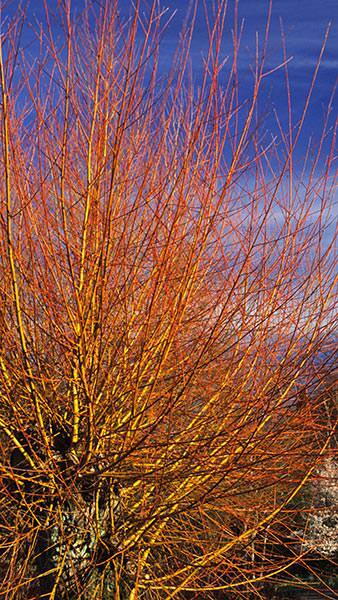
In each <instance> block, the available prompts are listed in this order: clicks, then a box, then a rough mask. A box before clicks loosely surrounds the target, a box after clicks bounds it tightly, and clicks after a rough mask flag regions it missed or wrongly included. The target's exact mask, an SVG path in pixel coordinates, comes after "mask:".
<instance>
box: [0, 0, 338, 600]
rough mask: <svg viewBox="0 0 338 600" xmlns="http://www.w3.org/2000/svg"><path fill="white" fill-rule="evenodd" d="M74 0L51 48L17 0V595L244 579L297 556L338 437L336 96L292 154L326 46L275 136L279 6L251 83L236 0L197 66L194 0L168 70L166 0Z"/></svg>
mask: <svg viewBox="0 0 338 600" xmlns="http://www.w3.org/2000/svg"><path fill="white" fill-rule="evenodd" d="M60 4H62V6H61V7H60V12H59V20H60V23H61V24H62V27H63V35H62V36H61V38H60V36H59V33H58V32H59V27H57V28H56V27H55V24H54V21H53V18H54V17H52V15H51V13H50V11H48V10H47V12H46V19H45V22H44V24H43V25H42V26H41V27H40V28H37V32H36V50H35V51H36V53H37V54H36V55H35V56H34V60H32V58H31V57H30V56H29V51H30V50H29V48H28V49H26V50H25V49H21V47H20V39H21V38H20V35H21V30H22V27H24V26H25V18H26V17H25V16H24V15H23V16H20V15H17V16H16V18H15V19H14V20H13V21H11V22H8V21H4V27H3V33H2V37H1V44H2V49H1V56H0V75H1V98H2V100H1V161H0V169H1V183H0V186H1V239H0V244H1V258H0V293H1V325H0V327H1V340H2V344H1V352H0V378H1V383H0V390H1V413H0V426H1V438H0V440H1V453H2V463H1V464H2V467H1V485H2V500H1V516H0V531H1V545H0V548H1V557H2V567H1V569H2V571H1V575H2V583H1V587H0V596H1V597H2V598H6V599H14V598H15V599H19V598H25V599H27V598H37V597H39V598H50V599H54V600H55V599H56V598H59V599H66V598H88V599H89V598H90V599H92V598H97V599H99V598H102V599H108V598H114V599H116V600H117V599H120V600H122V599H125V598H129V599H130V600H136V598H145V599H146V598H148V599H149V600H150V599H151V600H155V599H156V598H202V597H203V598H214V597H217V594H218V593H219V594H220V595H221V597H224V594H227V593H230V592H233V593H235V594H237V595H238V597H240V595H241V594H242V593H245V592H247V591H248V590H255V589H256V588H257V586H259V585H260V583H261V582H262V581H265V580H266V579H268V578H271V577H274V576H275V575H276V573H281V572H283V571H285V570H286V569H287V568H288V566H289V565H290V564H293V563H294V562H295V561H296V560H297V551H298V550H297V548H298V546H295V547H294V549H293V550H292V551H291V553H290V552H287V553H285V554H284V555H283V553H277V552H274V551H273V547H275V545H276V543H277V541H278V540H279V542H280V543H282V540H283V536H284V534H285V528H286V527H287V526H288V522H289V521H288V519H289V507H290V503H291V502H292V501H293V499H294V498H295V497H296V495H297V494H298V493H299V491H300V490H301V489H302V486H303V485H304V484H305V483H306V482H307V480H309V479H310V478H311V477H312V475H313V474H315V473H317V472H318V464H319V462H320V460H321V457H323V459H324V457H325V454H326V449H327V448H330V432H329V431H328V432H326V433H324V435H323V428H322V421H320V422H319V421H318V419H317V416H316V415H317V414H318V413H317V412H316V407H315V400H314V398H315V397H316V395H315V394H312V389H315V388H316V386H318V385H319V383H318V382H320V379H321V373H322V367H321V364H320V363H321V361H322V362H325V360H327V356H328V355H329V354H330V352H331V351H332V349H331V348H330V340H331V337H330V336H331V334H332V332H333V327H334V317H335V314H336V313H335V302H336V300H335V296H334V280H333V277H334V265H335V263H334V259H335V256H334V235H331V234H332V227H331V225H330V219H331V215H332V210H331V209H332V205H333V200H334V197H333V185H334V173H333V164H332V163H333V143H334V133H333V130H332V128H331V123H330V118H329V117H330V110H329V109H328V113H327V117H326V119H324V122H323V134H322V139H321V141H320V143H319V149H318V151H317V153H316V155H315V157H314V158H313V159H312V162H311V160H310V153H309V154H308V155H307V157H306V160H305V162H304V164H303V166H302V169H299V165H297V167H296V166H295V159H294V151H295V148H296V147H297V142H298V141H299V136H300V134H301V130H302V127H303V123H304V119H305V116H306V109H307V106H308V104H309V101H310V96H311V93H312V91H313V88H314V83H315V77H316V73H317V69H316V71H315V74H314V78H313V81H312V82H310V85H309V89H310V91H309V95H308V97H307V98H306V99H305V100H306V101H305V109H304V114H303V117H302V119H301V121H300V122H299V123H297V125H296V126H294V123H293V115H292V110H291V105H290V106H289V125H288V129H287V131H286V132H282V131H281V134H280V139H279V140H278V141H277V140H276V141H275V142H274V143H272V144H271V143H269V144H268V145H266V146H264V137H263V138H262V137H261V133H262V129H261V128H260V126H259V123H260V119H259V98H260V87H261V83H262V81H263V79H264V78H265V77H266V76H268V75H269V72H268V71H267V69H266V68H265V63H264V61H265V57H266V53H267V40H268V31H269V20H270V15H268V16H267V24H266V29H265V33H264V36H263V43H262V45H261V46H258V47H257V56H256V63H255V64H254V65H253V69H252V73H253V77H252V85H251V90H250V91H248V90H247V98H246V100H245V101H240V100H239V98H240V97H241V96H242V94H241V90H242V88H241V86H240V81H239V77H238V69H237V60H238V53H239V46H240V31H239V29H238V26H237V23H235V24H234V30H233V43H234V48H233V53H232V63H231V65H230V62H229V61H228V62H226V61H225V57H224V55H223V52H222V45H221V41H222V31H223V26H224V22H225V18H226V8H227V3H226V2H225V1H223V0H219V1H217V2H215V3H214V11H213V18H212V20H211V19H210V18H208V17H207V19H206V29H207V31H208V35H209V49H208V52H207V54H206V56H205V57H204V59H203V77H202V81H201V82H200V85H199V86H198V87H197V86H195V84H194V80H193V77H192V76H191V73H190V58H189V42H190V40H191V37H192V33H193V27H194V18H195V11H196V7H194V8H193V9H192V13H191V18H190V19H189V20H188V21H187V23H188V24H187V25H186V27H185V29H184V31H183V35H182V37H181V42H180V44H179V46H178V49H177V52H176V54H175V55H174V57H173V60H172V66H171V68H170V70H169V72H168V73H167V75H166V77H165V78H163V77H162V76H161V73H160V72H159V69H158V66H159V61H160V57H161V46H160V40H161V36H162V34H163V30H164V28H165V27H166V26H170V24H169V23H168V21H167V22H166V21H165V19H166V18H167V16H166V14H165V13H163V14H162V13H161V10H160V8H159V6H158V3H157V2H154V3H153V5H152V6H151V7H148V8H147V7H146V6H145V5H143V3H142V2H137V3H136V6H135V7H134V8H133V12H132V14H131V16H130V18H129V19H123V18H122V17H120V15H119V11H118V5H117V2H116V1H110V2H101V3H93V5H91V4H89V5H88V7H87V8H86V9H85V10H84V12H83V13H82V14H81V15H80V16H78V15H73V14H72V6H71V2H70V1H68V0H67V1H65V2H63V3H60ZM35 51H34V52H35ZM320 58H321V57H319V60H320ZM229 65H230V66H229ZM276 68H279V69H280V76H281V77H285V81H286V91H287V93H289V91H290V90H289V86H288V70H287V69H288V63H287V59H286V57H285V60H284V62H283V64H281V65H278V64H276ZM329 108H330V107H329ZM328 136H331V138H330V139H332V144H331V146H330V145H328V143H327V140H328ZM262 140H263V141H262ZM325 148H326V149H327V148H328V150H327V152H326V154H325V153H324V149H325ZM299 173H303V174H302V175H299ZM324 236H325V243H324V242H323V239H324ZM330 236H331V238H330ZM329 238H330V239H329ZM324 352H325V354H324ZM321 357H322V358H321ZM325 357H326V358H325ZM323 366H325V365H323ZM303 554H304V551H303ZM302 559H304V556H303V558H302Z"/></svg>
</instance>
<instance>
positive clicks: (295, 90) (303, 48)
mask: <svg viewBox="0 0 338 600" xmlns="http://www.w3.org/2000/svg"><path fill="white" fill-rule="evenodd" d="M91 1H93V2H98V0H91ZM142 1H144V4H145V5H146V4H148V5H149V4H150V1H149V0H141V5H142ZM57 3H58V2H57V0H47V4H48V5H49V6H50V7H51V8H52V9H53V8H55V6H56V5H57ZM5 4H6V3H5ZM19 4H20V2H19V0H13V1H12V2H10V3H9V5H8V6H7V7H6V8H5V9H4V13H3V16H5V15H6V14H13V13H15V10H16V9H17V7H18V6H19ZM83 4H84V2H83V0H72V6H73V8H74V10H76V11H77V10H79V9H81V7H83ZM188 5H189V1H188V0H161V6H163V7H166V8H168V13H167V14H168V15H169V14H171V13H173V12H174V11H176V14H175V15H174V17H173V19H172V21H171V23H170V25H169V27H168V28H167V30H166V32H165V34H164V37H163V42H162V52H161V69H162V73H163V74H165V72H166V70H167V69H168V68H169V64H170V60H171V56H172V53H173V51H174V50H175V48H176V45H177V40H178V35H179V32H180V29H181V27H182V24H183V22H184V19H185V16H186V13H187V8H188ZM199 5H200V8H199V10H198V13H197V20H196V27H195V34H194V37H193V42H192V47H191V58H192V67H193V73H194V78H195V81H196V83H198V81H199V79H200V76H201V61H202V56H203V54H205V52H206V48H207V34H206V27H205V20H204V14H203V13H204V9H203V1H202V0H200V2H199ZM212 5H213V0H206V6H207V7H208V10H209V9H210V11H211V10H212ZM234 5H235V0H228V19H227V22H226V26H225V32H224V44H223V53H224V55H227V54H230V56H231V28H232V26H233V19H232V16H233V8H234ZM120 6H121V11H122V13H124V14H125V15H127V14H128V13H130V10H131V7H132V0H120ZM267 12H268V0H240V1H239V19H240V20H241V19H244V30H243V37H242V44H241V51H240V55H239V78H240V82H241V85H242V87H241V94H242V97H245V95H246V94H247V95H248V96H249V95H250V85H251V84H252V76H251V73H250V64H253V60H254V52H255V36H256V31H258V32H259V35H260V37H261V38H262V37H263V35H264V28H265V23H266V17H267ZM27 14H28V19H31V20H34V19H35V18H36V19H37V20H38V21H41V20H42V21H43V19H44V9H43V0H31V1H30V3H29V9H28V13H27ZM280 18H281V19H282V21H283V26H284V30H285V35H286V42H287V55H288V57H291V56H292V57H293V58H292V60H291V61H290V63H289V75H290V82H291V89H292V105H293V111H294V120H295V121H296V120H297V119H298V118H299V117H300V115H301V113H302V110H303V107H304V103H305V98H306V94H307V91H308V89H309V85H310V82H311V78H312V74H313V71H314V68H315V65H316V62H317V58H318V55H319V53H320V49H321V45H322V42H323V38H324V34H325V30H326V28H327V26H328V23H329V22H331V28H330V34H329V38H328V42H327V46H326V50H325V53H324V57H323V61H322V64H321V68H320V71H319V75H318V79H317V83H316V86H315V90H314V93H313V96H312V101H311V105H310V109H309V112H308V117H307V120H306V122H305V126H304V133H303V136H302V138H301V140H300V144H299V146H298V149H297V152H298V154H299V156H301V155H302V154H303V153H304V149H305V145H306V142H307V139H308V137H309V136H312V138H313V143H314V144H315V143H316V140H318V139H319V137H320V134H321V131H322V122H323V115H324V111H325V107H326V106H327V104H328V101H329V98H330V96H331V93H332V89H333V87H334V84H335V81H336V80H337V74H338V50H337V49H338V2H337V0H273V9H272V20H271V28H270V35H269V48H268V56H267V62H266V65H267V67H270V68H272V67H275V66H277V65H278V64H279V63H280V62H281V60H282V44H281V32H280ZM25 36H26V38H25ZM28 36H29V30H28V29H26V33H24V36H23V41H25V39H28ZM224 77H226V69H225V71H224ZM262 98H263V101H262V100H261V102H260V110H261V112H264V114H266V117H265V125H264V126H265V128H266V131H267V132H268V134H269V135H274V134H276V132H277V125H276V121H275V118H274V116H273V110H276V112H277V113H278V115H279V117H280V119H281V122H282V123H283V125H284V127H285V125H286V120H287V111H286V94H285V80H284V76H283V72H282V71H281V70H280V71H277V72H276V73H274V74H273V75H271V76H269V77H268V78H266V79H265V80H264V95H263V96H262ZM335 114H336V110H333V111H332V114H331V122H333V121H334V119H335Z"/></svg>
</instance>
